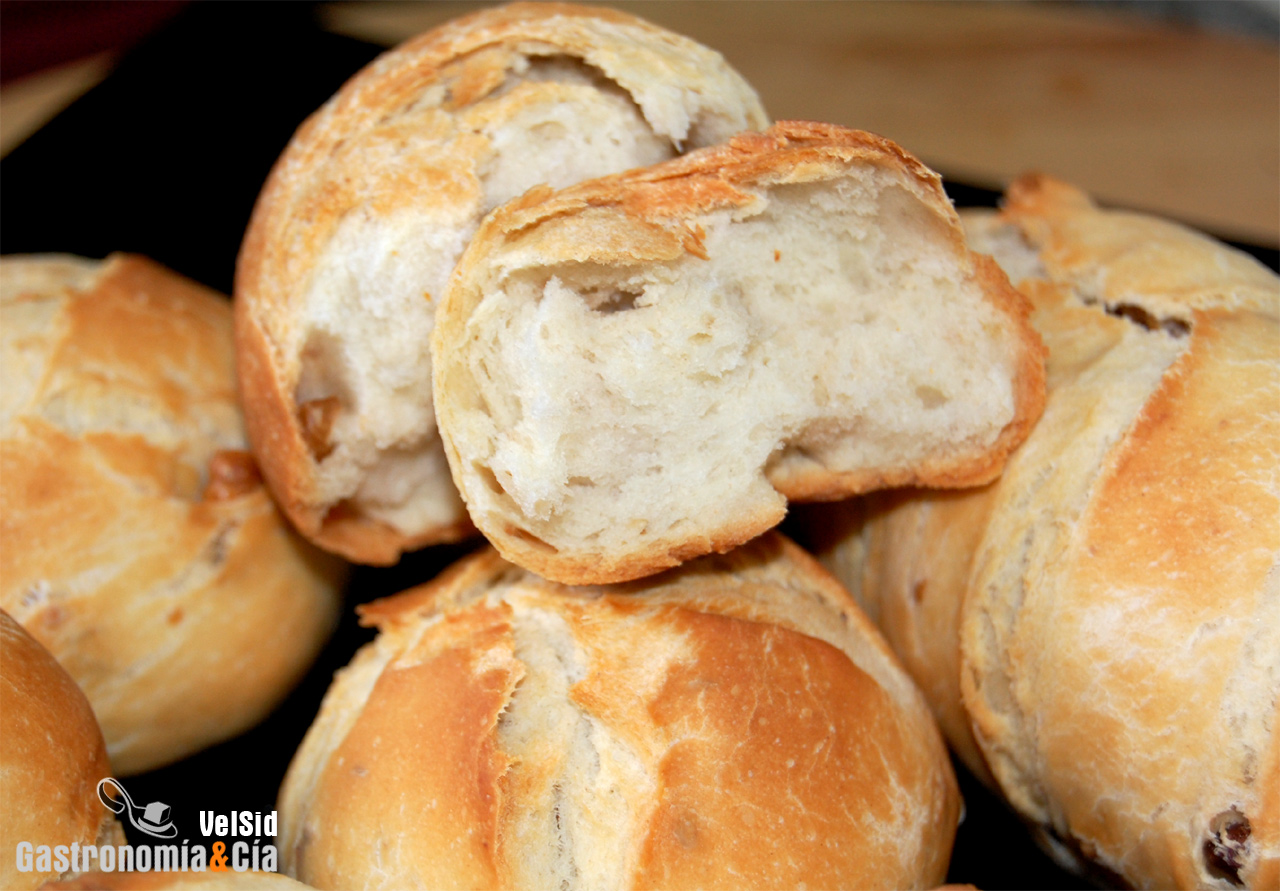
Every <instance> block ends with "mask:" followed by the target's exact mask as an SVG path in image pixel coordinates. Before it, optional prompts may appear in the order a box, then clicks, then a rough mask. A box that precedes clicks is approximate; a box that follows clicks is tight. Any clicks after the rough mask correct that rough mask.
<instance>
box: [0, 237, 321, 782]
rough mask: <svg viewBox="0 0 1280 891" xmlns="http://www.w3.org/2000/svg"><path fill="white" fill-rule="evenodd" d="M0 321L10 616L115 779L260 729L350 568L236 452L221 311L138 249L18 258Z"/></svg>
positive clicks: (8, 270)
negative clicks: (44, 656)
mask: <svg viewBox="0 0 1280 891" xmlns="http://www.w3.org/2000/svg"><path fill="white" fill-rule="evenodd" d="M0 319H2V320H3V324H0V363H2V365H0V368H3V377H4V387H3V388H0V539H2V540H3V542H4V546H3V547H0V607H3V608H4V609H6V610H8V611H9V612H10V613H11V614H12V615H13V617H14V618H15V619H17V620H18V621H19V622H21V623H22V624H23V626H25V627H26V628H27V630H28V631H29V632H31V634H32V635H33V636H34V637H36V638H37V639H38V640H39V641H40V642H41V643H43V644H44V645H45V646H46V647H48V648H49V650H50V651H51V652H52V653H53V654H54V655H55V656H56V657H57V658H58V660H59V661H60V662H61V663H62V664H63V665H64V666H65V667H66V669H67V671H69V672H70V673H71V676H72V677H73V678H75V679H76V682H77V683H79V684H80V686H81V687H82V688H83V689H84V691H85V694H86V695H87V696H88V697H89V702H90V703H92V704H93V708H94V711H95V712H96V713H97V716H98V720H99V722H101V724H102V729H103V733H104V734H105V736H106V739H107V748H108V750H109V751H110V753H111V759H112V762H113V763H114V765H115V767H116V770H117V771H119V772H120V773H121V774H129V773H136V772H138V771H142V770H147V769H149V768H152V767H157V766H159V765H161V764H165V763H167V762H169V761H173V760H176V759H178V758H181V757H182V756H184V755H187V754H189V753H191V752H194V751H196V750H197V749H200V748H202V747H204V746H207V745H209V744H211V743H213V742H217V741H219V740H222V739H226V738H228V737H230V736H233V735H235V734H236V733H238V732H240V731H241V730H244V729H245V728H247V727H249V726H250V725H252V724H254V723H256V722H257V721H258V720H259V719H261V718H262V717H263V716H264V715H266V714H267V712H269V711H270V710H271V709H272V708H273V707H274V706H275V705H276V703H278V702H279V701H280V700H281V698H283V697H284V695H285V694H286V693H287V692H288V690H289V689H290V688H291V687H292V685H293V684H294V683H295V682H296V681H297V680H298V679H299V678H300V677H301V676H302V674H303V673H304V672H305V671H306V669H307V668H308V666H309V665H310V663H311V661H312V659H313V658H314V656H315V655H316V653H317V652H318V651H319V649H320V647H321V646H322V645H323V643H324V641H325V639H326V638H327V636H328V634H329V632H330V631H331V629H332V628H333V625H334V623H335V621H336V618H337V609H338V602H339V599H340V594H339V590H338V585H339V583H340V580H341V575H342V570H341V564H340V563H339V561H337V560H336V558H333V557H330V556H328V555H325V554H322V553H321V552H319V551H317V550H316V549H315V548H312V547H311V546H310V545H307V544H306V543H305V542H303V541H302V540H301V539H299V538H298V537H297V536H296V535H294V534H293V533H292V531H291V530H290V529H289V528H288V525H287V523H286V522H285V520H284V518H283V517H282V516H281V515H280V514H279V512H278V511H277V510H276V509H275V506H274V505H273V504H272V502H271V499H270V497H269V496H268V494H267V491H266V489H265V488H264V487H263V485H262V483H261V481H260V479H259V478H258V476H257V472H256V470H255V469H254V464H253V460H252V458H251V457H250V455H249V453H248V452H247V451H246V450H245V449H246V442H245V437H244V430H243V426H242V422H241V419H240V413H239V410H238V409H237V406H236V398H235V373H234V360H233V356H232V330H231V329H232V321H231V306H230V304H229V303H228V301H227V300H225V299H224V298H222V297H221V296H219V295H218V294H216V293H214V292H212V291H209V290H207V289H205V288H203V287H200V286H199V285H196V284H195V283H193V282H190V281H188V280H186V279H184V278H181V277H180V276H178V275H175V274H174V273H172V272H169V271H168V270H166V269H163V268H161V267H159V266H157V265H155V264H154V263H151V262H150V261H147V260H143V259H141V258H138V257H128V256H115V257H112V258H110V259H108V260H106V261H105V262H101V263H99V262H92V261H88V260H81V259H77V258H71V257H27V258H12V257H11V258H5V259H4V260H3V261H0Z"/></svg>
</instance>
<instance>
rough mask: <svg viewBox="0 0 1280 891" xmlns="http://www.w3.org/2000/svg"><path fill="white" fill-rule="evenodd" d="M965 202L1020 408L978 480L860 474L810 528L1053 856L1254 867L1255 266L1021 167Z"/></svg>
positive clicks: (1273, 285) (1262, 517)
mask: <svg viewBox="0 0 1280 891" xmlns="http://www.w3.org/2000/svg"><path fill="white" fill-rule="evenodd" d="M967 223H968V226H969V231H970V237H971V243H972V244H973V245H974V247H975V249H977V250H988V251H991V252H992V253H994V254H995V255H996V257H997V259H999V260H1000V261H1001V263H1002V264H1003V265H1004V266H1005V268H1006V269H1007V270H1008V271H1009V273H1010V276H1011V278H1013V279H1014V280H1015V282H1018V283H1019V287H1020V288H1021V289H1022V290H1023V292H1024V293H1026V294H1027V295H1028V296H1029V297H1030V298H1031V300H1032V302H1033V304H1034V306H1035V311H1034V312H1033V315H1032V322H1033V324H1035V325H1036V327H1037V328H1038V329H1039V330H1040V332H1041V333H1042V335H1043V336H1044V338H1045V341H1046V344H1047V345H1048V347H1049V360H1048V390H1049V395H1048V401H1047V404H1046V408H1045V413H1044V417H1043V418H1042V420H1041V422H1040V424H1039V425H1038V426H1037V428H1036V429H1035V430H1034V431H1033V433H1032V435H1031V436H1030V437H1029V438H1028V440H1027V442H1026V443H1024V444H1023V446H1022V447H1021V448H1020V449H1019V450H1018V451H1017V452H1015V453H1014V455H1013V456H1012V458H1011V459H1010V462H1009V465H1008V467H1007V468H1006V470H1005V473H1004V475H1003V476H1002V477H1001V479H1000V480H999V481H997V482H996V483H995V484H993V485H992V486H989V487H988V488H986V489H984V490H982V491H980V492H976V493H969V494H957V495H954V496H937V495H932V494H928V493H920V492H913V493H906V494H902V495H895V496H891V497H888V498H879V499H874V500H872V501H871V502H870V503H869V504H868V505H866V506H865V509H866V510H867V512H868V513H867V515H866V516H865V517H863V518H861V519H856V520H855V521H854V524H853V525H854V527H855V528H857V529H860V530H861V531H860V532H859V533H857V535H856V538H857V540H858V542H857V544H856V545H853V546H852V547H850V545H849V544H848V543H845V544H840V545H838V546H836V547H835V548H834V550H833V551H828V553H837V554H839V553H843V554H844V555H845V556H852V557H853V560H852V561H851V565H850V566H848V567H847V568H846V569H845V570H844V572H846V573H848V574H847V575H845V576H844V577H845V578H849V579H851V583H854V584H857V585H858V586H859V587H860V588H861V592H862V594H863V597H864V599H865V600H867V601H870V602H873V603H874V604H875V606H874V607H873V609H875V610H876V611H878V613H879V615H880V620H881V624H882V627H884V628H885V632H886V636H887V637H888V638H889V640H890V641H891V642H892V643H893V644H894V646H895V649H897V651H898V652H900V653H902V654H903V659H904V661H905V662H906V664H907V665H908V667H909V670H911V671H912V673H913V675H914V676H916V677H917V678H918V679H919V680H920V683H921V685H922V687H923V688H924V689H925V691H926V694H927V695H928V696H929V697H930V700H931V703H932V704H933V706H934V708H935V710H936V711H938V712H940V713H941V714H943V715H944V720H943V723H944V726H945V728H946V730H947V733H948V737H949V740H950V741H951V742H952V744H953V745H954V746H956V748H957V749H958V751H960V752H961V753H962V755H964V757H965V760H966V761H968V762H969V763H970V764H974V765H976V767H977V768H978V769H979V770H980V771H982V772H984V773H986V776H987V778H988V781H991V782H994V783H995V784H997V785H998V787H999V788H1000V789H1001V790H1002V791H1003V792H1004V794H1005V795H1006V796H1007V797H1008V798H1009V800H1010V801H1011V802H1012V803H1013V805H1014V806H1015V807H1016V808H1017V809H1018V811H1019V812H1020V813H1022V814H1023V815H1024V816H1025V817H1026V818H1028V819H1029V820H1030V821H1032V822H1033V823H1034V824H1035V825H1036V827H1037V832H1038V833H1039V835H1040V837H1041V840H1042V842H1043V843H1044V844H1045V845H1046V847H1047V848H1048V849H1049V850H1050V851H1051V852H1053V853H1054V854H1055V856H1056V857H1057V858H1058V859H1059V860H1060V861H1062V862H1064V864H1074V866H1075V867H1076V868H1080V869H1084V870H1086V871H1092V870H1097V871H1098V872H1099V873H1100V874H1103V875H1110V876H1112V877H1113V878H1112V880H1113V881H1122V882H1125V883H1128V884H1131V885H1133V886H1136V887H1217V888H1231V887H1257V888H1266V887H1275V886H1276V884H1277V881H1280V732H1278V728H1280V716H1278V715H1277V700H1278V697H1280V484H1278V483H1277V477H1276V472H1275V469H1276V467H1277V466H1280V426H1278V425H1277V418H1276V411H1275V408H1276V406H1277V405H1278V404H1280V279H1277V278H1276V276H1275V275H1274V274H1272V273H1270V272H1269V271H1268V270H1266V269H1265V268H1263V267H1261V266H1260V265H1259V264H1257V263H1256V262H1255V261H1253V260H1252V259H1250V258H1248V257H1246V256H1245V255H1243V254H1240V253H1238V252H1235V251H1231V250H1229V249H1227V248H1225V247H1223V246H1222V245H1220V244H1217V243H1216V242H1214V241H1212V240H1211V239H1208V238H1205V237H1204V236H1201V235H1198V234H1196V233H1193V232H1191V231H1189V230H1186V229H1184V228H1182V227H1179V226H1175V225H1174V224H1171V223H1167V222H1164V221H1160V220H1156V219H1153V218H1150V217H1145V216H1141V215H1137V214H1129V213H1122V212H1116V211H1108V210H1103V209H1100V208H1098V207H1096V206H1095V205H1094V204H1093V203H1092V202H1091V201H1089V199H1088V198H1087V197H1086V196H1084V195H1083V194H1082V193H1080V192H1079V191H1078V190H1075V189H1073V188H1071V187H1070V186H1067V185H1065V184H1063V183H1060V182H1057V181H1054V180H1051V179H1048V178H1045V177H1028V178H1025V179H1023V180H1020V181H1019V182H1017V183H1015V184H1014V185H1013V186H1011V187H1010V190H1009V194H1008V196H1007V202H1006V206H1005V208H1004V210H1003V212H1001V213H1000V214H998V215H975V216H974V217H971V218H970V219H969V220H968V221H967ZM958 696H959V697H962V699H958V698H957V697H958ZM988 770H989V772H987V771H988Z"/></svg>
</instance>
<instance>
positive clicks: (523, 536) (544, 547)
mask: <svg viewBox="0 0 1280 891" xmlns="http://www.w3.org/2000/svg"><path fill="white" fill-rule="evenodd" d="M507 534H508V535H510V536H513V537H515V538H518V539H520V540H521V541H523V542H524V543H526V544H530V545H533V547H535V548H536V549H538V550H540V551H543V552H545V553H548V554H558V553H559V552H560V550H559V548H557V547H556V546H555V545H553V544H550V543H549V542H545V541H543V540H542V539H540V538H538V536H536V535H534V534H533V533H532V532H530V531H528V530H527V529H520V528H517V527H515V526H507Z"/></svg>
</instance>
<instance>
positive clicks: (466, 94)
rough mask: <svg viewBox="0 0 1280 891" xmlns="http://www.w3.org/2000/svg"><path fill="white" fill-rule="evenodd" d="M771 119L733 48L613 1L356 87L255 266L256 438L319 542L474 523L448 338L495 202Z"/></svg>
mask: <svg viewBox="0 0 1280 891" xmlns="http://www.w3.org/2000/svg"><path fill="white" fill-rule="evenodd" d="M765 123H766V119H765V116H764V111H763V109H762V108H761V106H760V103H759V100H758V99H757V98H756V96H755V93H754V92H753V91H752V90H751V88H750V87H749V86H747V84H746V83H745V82H744V81H743V80H742V78H741V77H740V76H739V75H738V74H737V73H736V72H734V71H733V70H732V69H730V68H729V66H728V65H727V64H726V63H725V61H724V59H722V58H721V57H720V56H719V55H718V54H717V53H714V52H712V51H711V50H708V49H706V48H705V47H702V46H700V45H698V44H696V43H694V42H693V41H691V40H687V39H685V38H682V37H678V36H676V35H674V34H671V33H669V32H667V31H664V30H662V29H660V28H657V27H654V26H653V25H650V24H648V23H647V22H644V21H641V20H640V19H637V18H634V17H632V16H629V15H625V14H623V13H618V12H613V11H610V10H606V9H602V8H600V7H593V8H587V7H577V6H570V5H564V4H516V5H513V6H507V7H501V8H496V9H490V10H485V11H483V12H480V13H478V14H475V15H472V16H468V17H466V18H463V19H459V20H457V21H455V22H452V23H450V24H447V25H445V26H443V27H441V28H438V29H436V30H434V31H431V32H430V33H427V34H424V35H422V36H421V37H418V38H416V39H414V40H412V41H410V42H408V43H406V44H404V45H403V46H401V47H400V48H398V49H396V50H393V51H391V52H389V53H387V54H385V55H383V56H382V57H380V58H379V59H377V60H376V61H375V62H373V63H372V64H371V65H369V66H368V67H367V68H365V69H364V70H363V71H362V72H361V73H360V74H358V75H357V76H356V77H355V78H354V79H352V80H351V81H350V82H349V83H348V84H347V85H346V86H345V87H344V88H343V89H342V90H341V91H340V92H339V93H338V94H337V95H336V96H334V97H333V99H332V100H330V102H329V103H328V104H326V105H325V106H324V107H323V108H322V109H320V111H319V112H317V113H316V114H315V115H314V116H313V117H312V118H311V119H310V120H308V121H307V122H306V123H305V124H304V125H303V126H302V128H301V129H300V130H299V131H298V133H297V135H296V136H295V137H294V139H293V141H292V142H291V143H290V145H289V147H288V149H286V151H285V153H284V155H283V156H282V157H281V158H280V161H279V162H278V163H277V165H276V168H275V170H274V171H273V172H272V174H271V178H270V179H269V180H268V182H267V184H266V187H265V188H264V190H263V193H262V195H261V197H260V198H259V200H258V206H257V208H256V209H255V211H254V215H253V220H252V223H251V224H250V227H249V231H248V233H247V234H246V236H245V242H244V246H243V249H242V251H241V256H240V261H239V267H238V270H237V275H236V304H237V308H238V314H237V319H238V329H237V330H238V338H239V341H238V346H239V350H240V360H239V361H240V376H241V381H242V388H243V391H244V394H245V410H246V413H247V418H248V425H249V437H250V440H251V441H252V442H253V444H254V450H255V452H256V454H257V455H258V458H259V462H260V463H261V465H262V468H263V472H264V474H265V476H266V478H267V481H268V482H269V483H270V485H271V488H272V490H273V491H274V493H275V494H276V496H277V498H278V500H279V501H280V503H281V504H282V505H283V507H284V509H285V511H286V513H288V515H289V517H290V518H291V519H292V520H293V522H294V523H295V524H296V525H297V527H298V528H299V529H300V530H301V531H302V533H303V534H304V535H306V536H307V537H309V538H311V539H312V540H313V541H316V542H318V543H320V544H321V545H322V546H324V547H326V548H328V549H330V550H333V551H336V552H338V553H341V554H344V555H346V556H347V557H349V558H351V559H352V560H356V561H359V562H364V563H394V562H395V560H396V559H397V557H398V556H399V554H400V553H401V551H403V550H407V549H411V548H415V547H420V546H422V545H424V544H430V543H433V542H440V541H448V540H452V539H456V538H459V537H461V536H463V535H465V534H468V533H470V532H472V531H473V530H472V527H471V525H470V523H469V522H468V520H467V514H466V510H465V509H464V507H463V505H462V502H461V501H460V500H459V499H458V495H457V493H456V492H455V491H454V488H453V483H452V482H451V480H450V478H449V471H448V467H447V465H446V463H445V458H444V454H443V452H442V451H441V449H440V443H439V437H438V435H437V433H436V423H435V415H434V411H433V408H432V398H431V352H430V349H429V336H430V334H431V329H432V325H433V319H434V312H435V301H436V300H437V299H438V298H439V297H440V296H441V295H442V294H443V292H444V287H445V282H446V280H447V278H448V276H449V273H450V272H451V271H452V269H453V266H454V262H455V261H456V260H457V259H458V256H459V255H460V254H461V253H462V249H463V248H464V247H466V244H467V242H468V240H469V239H470V238H471V236H472V234H473V233H474V232H475V230H476V227H477V226H478V225H479V223H480V219H481V217H482V216H483V215H484V214H485V213H487V212H488V211H490V210H491V209H493V208H494V207H496V206H497V205H499V204H501V203H503V202H504V201H507V200H508V199H510V198H513V197H515V196H517V195H519V194H520V193H522V192H524V191H525V190H526V189H528V188H530V187H532V186H536V185H538V184H541V183H548V184H550V185H552V186H557V187H559V186H565V185H569V184H570V183H573V182H577V181H578V180H580V179H583V178H585V177H592V176H600V175H603V174H606V173H614V172H616V171H619V170H625V169H627V168H630V167H636V166H640V165H643V164H650V163H653V162H655V161H659V160H662V159H665V158H669V157H671V156H673V155H675V154H676V153H677V152H679V151H681V150H683V149H686V148H690V147H695V146H702V145H710V144H713V143H716V142H720V141H722V140H725V139H727V138H728V137H729V136H731V135H732V134H734V133H736V132H738V131H739V130H743V129H747V128H753V127H761V126H764V124H765Z"/></svg>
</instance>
